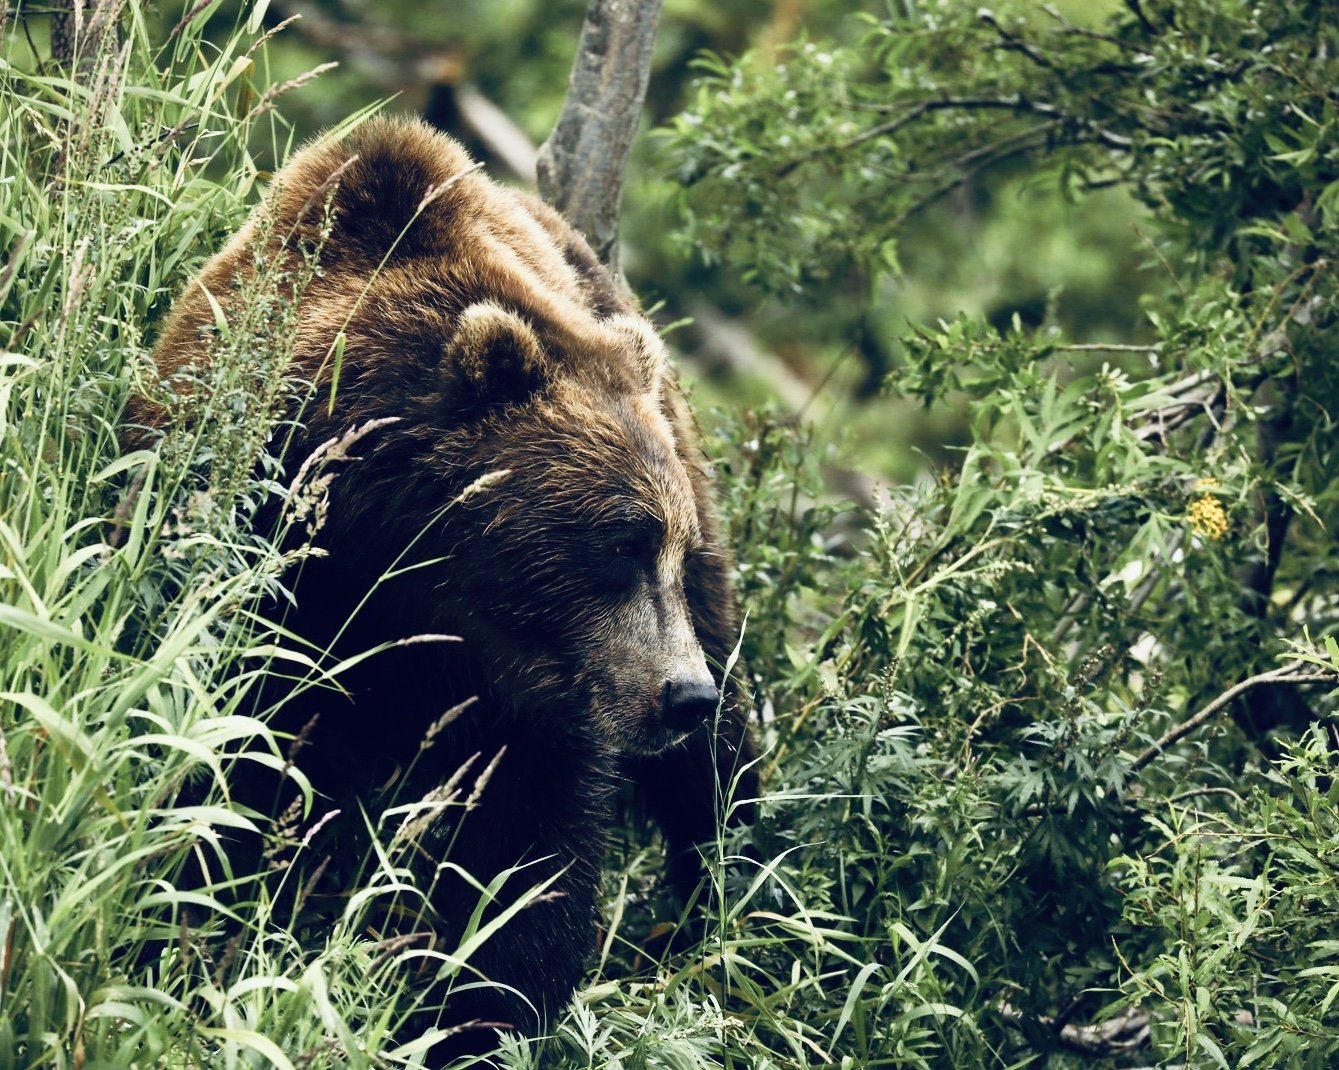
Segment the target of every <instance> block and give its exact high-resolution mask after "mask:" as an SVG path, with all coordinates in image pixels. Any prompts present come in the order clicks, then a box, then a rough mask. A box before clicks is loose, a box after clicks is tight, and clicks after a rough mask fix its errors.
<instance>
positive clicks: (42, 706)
mask: <svg viewBox="0 0 1339 1070" xmlns="http://www.w3.org/2000/svg"><path fill="white" fill-rule="evenodd" d="M218 6H219V5H217V4H204V5H197V6H196V9H195V10H194V11H193V12H192V13H191V14H190V15H189V16H188V17H187V18H184V19H183V20H182V22H181V23H179V24H178V25H176V26H175V28H174V29H172V30H171V32H170V33H168V34H167V35H166V36H165V37H162V36H160V37H159V38H158V39H155V38H154V37H153V36H152V31H151V28H150V22H149V16H148V13H147V12H146V9H145V7H144V5H141V4H139V3H134V2H132V3H126V4H117V3H101V4H91V5H87V6H86V7H81V8H80V17H79V19H78V20H76V25H77V27H78V28H79V29H81V30H82V31H83V33H82V34H81V35H80V36H77V37H76V39H75V51H74V54H73V56H72V57H70V59H69V62H68V63H67V64H65V65H57V64H56V63H54V62H53V61H52V60H51V59H50V58H49V56H46V55H44V53H45V52H46V50H45V48H43V47H42V44H41V39H42V37H43V36H44V31H45V26H44V23H45V20H43V19H41V18H39V17H36V16H33V15H29V14H28V13H27V12H26V11H25V10H24V9H23V6H22V5H21V6H20V8H19V10H18V12H17V15H16V16H15V17H14V18H13V20H12V21H11V23H10V25H9V27H8V33H7V35H6V38H5V41H4V51H3V57H4V63H3V66H0V153H3V156H2V157H0V250H3V264H4V266H3V268H0V347H2V349H0V543H2V549H0V674H2V679H0V1066H3V1067H37V1066H44V1067H45V1066H53V1067H67V1066H68V1067H81V1066H95V1065H103V1066H110V1065H116V1066H144V1065H154V1064H157V1063H160V1062H161V1063H163V1064H164V1065H205V1064H209V1065H215V1064H217V1065H227V1066H235V1065H239V1064H249V1063H250V1062H252V1061H254V1059H255V1058H257V1057H258V1058H260V1060H261V1061H262V1062H266V1063H269V1064H271V1065H275V1066H284V1067H287V1066H294V1065H310V1064H313V1062H314V1061H315V1059H316V1056H317V1054H318V1053H320V1052H322V1051H325V1052H334V1051H339V1052H341V1053H343V1055H344V1057H345V1058H346V1059H348V1060H349V1061H350V1062H351V1063H352V1064H354V1065H367V1064H368V1057H367V1056H366V1055H364V1054H362V1053H363V1052H364V1051H365V1050H367V1049H373V1048H376V1047H377V1046H378V1040H377V1036H378V1029H380V1032H381V1033H383V1034H384V1033H385V1031H386V1029H387V1028H389V1026H390V1025H391V1024H392V1023H391V1022H390V1021H389V1020H388V1019H389V1018H390V1017H391V1015H393V1013H394V1010H393V1009H394V1006H395V1001H394V1000H393V999H389V1000H383V999H382V998H381V997H382V996H383V994H384V993H383V989H384V988H385V986H386V983H387V982H386V980H385V973H384V971H379V970H378V969H375V968H372V963H371V958H372V955H373V954H374V952H373V951H371V950H368V949H363V950H361V951H360V950H359V948H360V947H361V946H362V945H360V944H359V943H357V942H356V941H355V940H354V938H353V935H352V930H351V929H350V930H348V931H343V930H341V931H336V932H335V933H333V934H332V935H331V937H330V941H329V944H328V945H327V946H324V947H321V948H318V949H316V953H315V954H314V955H298V954H294V953H293V947H292V941H291V938H287V939H286V938H285V934H284V932H283V929H282V927H281V926H280V925H279V924H278V923H277V921H276V919H273V918H269V917H266V916H265V912H264V908H265V904H264V902H263V901H257V903H256V911H255V912H254V913H253V914H252V915H251V916H249V917H245V918H239V919H238V925H239V927H238V929H237V932H236V934H235V935H234V938H233V939H232V941H231V942H229V943H228V944H227V945H226V946H225V947H223V948H222V949H220V948H219V947H218V945H217V944H212V943H210V942H208V941H207V940H205V939H202V938H201V936H200V935H199V934H196V933H194V932H192V931H191V930H190V928H189V927H188V926H187V925H185V923H184V915H182V914H181V913H180V908H182V907H183V906H185V905H186V904H188V903H190V902H195V903H196V905H197V906H207V907H210V908H211V909H214V910H221V909H222V906H221V904H217V903H210V902H208V899H209V895H208V893H207V891H206V892H202V891H199V890H194V891H193V890H189V889H188V888H187V887H186V886H185V885H183V886H182V887H178V886H177V883H175V882H174V877H175V875H176V874H177V873H178V871H179V870H180V869H181V868H182V866H183V865H184V864H185V863H186V861H187V856H188V855H192V856H194V857H195V860H196V865H197V867H199V868H203V870H204V871H205V872H207V873H210V874H213V875H217V876H218V877H219V878H220V880H221V881H222V882H224V883H226V882H228V881H229V880H232V881H237V880H240V879H242V878H244V877H245V876H246V875H244V874H242V875H234V874H231V873H230V872H229V870H228V863H227V858H226V855H225V854H224V853H223V852H222V851H220V850H219V845H220V837H221V834H222V833H223V832H224V831H225V830H227V829H229V828H232V827H237V826H244V825H247V824H248V823H249V818H248V817H247V816H245V815H244V814H242V813H239V812H237V811H235V810H233V809H231V808H229V807H227V806H225V805H223V801H224V798H225V795H226V791H225V789H224V788H223V787H222V785H223V774H224V772H225V769H226V766H227V764H228V763H230V762H233V761H237V760H239V757H238V756H239V755H245V756H247V757H249V758H250V759H252V760H261V761H271V762H273V761H278V760H279V759H278V758H277V755H278V753H279V746H278V744H277V743H276V741H275V740H274V739H273V738H272V737H271V735H270V733H269V731H268V729H267V728H266V726H265V724H264V723H263V720H262V719H259V718H258V717H256V716H255V715H254V712H255V711H254V709H253V706H254V701H253V696H254V692H255V684H256V682H257V680H258V679H259V677H260V676H261V675H262V674H263V672H264V671H265V664H266V660H265V656H264V652H263V651H262V650H259V649H257V648H256V644H257V641H258V627H257V623H256V621H255V620H254V618H253V616H252V613H251V611H252V610H253V608H254V607H255V605H256V604H257V600H258V598H259V597H260V596H261V595H262V594H264V593H265V592H266V591H268V590H272V589H273V587H274V585H275V584H276V583H278V582H279V577H280V575H281V571H282V570H281V565H282V562H281V560H280V558H279V551H278V550H277V548H276V547H275V546H274V545H273V544H271V543H269V542H267V541H266V540H265V539H263V538H261V537H258V536H257V535H256V534H254V533H252V532H251V530H250V528H249V526H248V519H249V517H250V516H251V515H252V513H253V511H254V508H255V506H256V504H257V502H258V501H259V500H260V499H261V498H263V497H264V495H265V494H266V493H267V489H266V487H265V485H264V484H263V482H262V483H257V482H255V481H254V480H253V478H252V476H251V474H250V473H251V472H252V470H253V467H254V465H255V462H256V461H257V460H258V459H259V457H260V454H261V452H262V449H263V446H264V443H265V440H266V437H267V435H268V427H269V420H270V419H271V418H272V415H273V414H272V412H270V411H267V410H266V407H265V406H264V404H263V400H264V399H262V403H259V404H258V403H256V402H254V401H253V400H252V399H253V398H254V392H248V391H246V390H237V391H235V392H234V393H233V394H232V395H230V396H229V400H231V401H233V402H235V404H234V406H233V407H232V408H230V409H229V410H228V411H227V412H226V414H220V415H219V417H218V418H217V419H213V420H210V421H205V422H203V423H201V424H200V425H199V426H198V427H196V428H193V429H192V430H191V431H189V432H182V433H180V434H179V435H177V436H176V438H175V440H173V441H171V442H169V443H167V444H165V445H164V446H163V447H162V448H159V449H154V450H149V449H139V450H134V451H131V452H125V450H124V442H125V441H126V439H125V438H124V437H123V435H124V431H123V429H122V428H121V427H120V421H121V412H122V408H123V405H124V403H125V400H126V398H127V396H128V394H129V393H130V392H131V391H132V390H144V389H150V388H151V387H152V381H153V376H152V373H151V370H150V366H149V360H148V336H149V334H150V332H151V330H152V324H153V322H154V320H155V317H156V316H158V315H160V314H161V313H162V312H163V310H164V308H165V305H166V303H167V302H168V301H169V300H170V297H171V294H172V292H173V291H174V290H175V289H176V288H178V287H179V286H180V285H181V283H182V282H183V281H184V279H185V278H186V277H188V274H189V272H190V270H191V269H192V267H193V266H194V265H195V264H196V263H197V262H198V260H199V258H200V257H201V256H202V255H203V254H204V253H206V252H207V251H208V250H209V249H211V248H212V247H214V246H215V245H216V244H217V241H218V239H219V238H220V237H221V236H222V235H223V234H225V233H226V232H228V231H229V230H231V229H233V228H234V227H235V226H236V225H237V224H238V223H239V222H240V220H241V218H242V217H243V215H244V213H245V212H246V210H247V203H248V201H249V200H250V199H251V195H252V192H253V189H254V188H255V186H256V184H257V181H258V179H259V178H260V168H259V166H258V164H257V161H256V157H255V156H254V155H253V150H252V146H264V147H265V149H266V151H267V152H268V154H269V155H271V156H278V155H282V153H283V152H284V151H285V149H286V147H287V144H288V134H287V131H286V130H285V129H284V126H283V124H282V123H281V122H280V121H279V120H278V118H277V115H276V113H275V111H274V108H273V104H274V95H273V94H267V91H266V89H265V85H266V78H265V73H264V71H265V59H264V57H265V50H264V45H263V39H262V37H261V35H260V21H261V14H262V12H263V9H264V7H265V5H263V4H262V5H257V6H256V7H254V8H252V9H251V10H250V12H249V13H248V14H247V16H246V18H245V19H244V20H243V21H241V22H239V24H238V25H237V27H236V28H235V31H234V32H233V33H231V34H228V35H225V36H224V37H222V38H221V39H219V40H218V41H206V40H205V38H204V37H203V36H202V30H201V28H202V26H203V23H204V21H205V19H206V18H207V17H209V16H210V15H211V14H212V13H213V10H214V9H215V8H217V7H218ZM103 17H105V18H106V20H107V21H106V23H105V25H106V26H107V27H109V28H108V29H107V30H106V32H104V33H102V34H101V35H100V36H96V35H94V34H93V32H92V30H93V27H95V26H96V25H97V24H98V19H99V18H103ZM157 32H158V33H159V34H162V29H161V28H160V29H159V30H158V31H157ZM279 326H280V328H282V326H283V325H282V324H280V325H279ZM274 341H275V345H276V351H281V349H282V341H283V339H282V338H276V339H275V340H274ZM231 357H232V358H233V359H232V363H231V364H230V363H229V362H228V360H226V359H225V360H224V361H222V362H221V363H220V367H219V369H218V374H219V375H223V376H226V375H233V376H234V377H237V378H239V379H240V378H241V377H244V376H247V375H250V374H251V373H253V372H254V369H253V368H246V367H242V366H241V364H240V362H242V361H244V360H245V359H246V353H245V352H244V350H243V347H240V346H239V347H235V348H234V350H233V351H232V352H231ZM225 472H230V473H232V476H231V478H217V477H218V476H220V475H221V474H223V473H225ZM207 473H212V474H213V475H214V476H215V477H216V478H207V477H206V476H207ZM238 473H241V474H240V475H238ZM190 778H194V779H195V780H197V781H200V780H203V781H204V782H206V783H208V782H209V781H211V780H212V781H215V782H217V786H216V787H215V788H214V789H213V790H209V789H208V788H203V789H200V788H197V789H196V790H193V791H192V792H191V793H190V796H189V797H190V798H192V799H194V800H197V801H196V802H195V804H193V805H185V804H183V803H182V802H181V801H180V799H179V791H180V789H181V788H182V786H183V784H185V783H186V782H187V780H188V779H190ZM198 800H204V801H203V802H201V801H198ZM355 976H356V978H357V983H356V984H353V985H350V984H349V983H348V980H349V978H351V977H355ZM386 1008H389V1010H388V1009H386ZM359 1015H361V1028H363V1030H364V1032H365V1034H366V1037H367V1039H356V1038H355V1037H354V1034H353V1026H352V1025H350V1024H349V1023H350V1022H351V1021H352V1020H353V1019H354V1018H356V1017H357V1016H359ZM369 1023H370V1024H369Z"/></svg>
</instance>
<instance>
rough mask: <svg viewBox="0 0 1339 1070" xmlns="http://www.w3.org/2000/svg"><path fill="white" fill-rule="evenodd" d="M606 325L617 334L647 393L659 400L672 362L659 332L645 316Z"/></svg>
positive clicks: (619, 318) (612, 319)
mask: <svg viewBox="0 0 1339 1070" xmlns="http://www.w3.org/2000/svg"><path fill="white" fill-rule="evenodd" d="M603 326H604V327H605V328H606V329H607V330H610V331H612V332H613V334H614V336H615V337H616V338H617V339H618V345H619V348H620V349H621V350H622V351H623V352H624V353H626V354H627V355H628V356H629V357H630V358H631V359H632V364H633V367H634V368H635V369H636V370H637V371H638V373H639V374H640V377H641V383H642V386H643V387H645V389H646V392H647V393H648V394H652V395H655V396H656V397H659V396H660V384H661V381H662V380H663V379H664V376H665V369H666V367H667V366H668V362H667V361H666V359H665V343H664V342H662V341H661V340H660V335H659V334H657V333H656V329H655V328H654V327H652V326H651V324H650V323H648V322H647V321H646V320H644V319H643V318H642V317H641V316H632V315H620V316H611V317H610V318H609V319H607V320H605V321H604V324H603Z"/></svg>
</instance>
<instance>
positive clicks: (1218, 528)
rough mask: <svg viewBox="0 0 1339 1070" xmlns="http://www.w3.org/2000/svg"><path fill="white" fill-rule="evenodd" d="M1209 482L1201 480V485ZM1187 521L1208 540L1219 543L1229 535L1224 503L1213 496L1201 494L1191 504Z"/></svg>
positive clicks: (1197, 532)
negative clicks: (1219, 540) (1218, 541)
mask: <svg viewBox="0 0 1339 1070" xmlns="http://www.w3.org/2000/svg"><path fill="white" fill-rule="evenodd" d="M1208 482H1210V481H1209V480H1200V484H1199V485H1203V484H1205V483H1208ZM1186 520H1188V521H1189V522H1190V526H1191V527H1192V528H1193V529H1194V530H1195V533H1196V534H1197V535H1203V536H1204V537H1205V538H1206V539H1212V540H1214V541H1217V540H1218V539H1221V538H1222V537H1223V536H1224V535H1226V534H1227V513H1225V512H1224V511H1223V503H1222V502H1220V501H1219V500H1218V499H1217V498H1215V497H1214V496H1213V495H1212V494H1201V495H1200V496H1199V497H1198V498H1196V499H1195V500H1194V501H1193V502H1191V503H1190V508H1189V509H1188V510H1186Z"/></svg>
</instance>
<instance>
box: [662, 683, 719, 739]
mask: <svg viewBox="0 0 1339 1070" xmlns="http://www.w3.org/2000/svg"><path fill="white" fill-rule="evenodd" d="M719 700H720V696H719V695H718V694H717V693H716V688H715V686H714V685H712V684H710V683H702V682H700V681H698V680H666V681H665V688H664V690H663V691H662V692H661V693H660V715H661V717H662V718H664V721H665V724H667V725H668V726H669V727H670V728H673V729H676V730H678V731H681V732H686V731H688V730H689V729H690V728H696V727H697V726H698V725H700V724H701V723H702V722H703V721H705V720H706V719H707V718H708V717H710V716H712V714H714V713H715V712H716V704H717V702H718V701H719Z"/></svg>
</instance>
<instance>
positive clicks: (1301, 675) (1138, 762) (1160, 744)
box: [1130, 665, 1339, 776]
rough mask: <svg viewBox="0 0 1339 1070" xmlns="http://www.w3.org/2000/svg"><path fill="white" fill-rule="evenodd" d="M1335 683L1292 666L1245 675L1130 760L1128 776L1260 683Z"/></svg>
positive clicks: (1333, 678)
mask: <svg viewBox="0 0 1339 1070" xmlns="http://www.w3.org/2000/svg"><path fill="white" fill-rule="evenodd" d="M1336 680H1339V677H1336V675H1335V674H1334V673H1331V672H1305V671H1299V670H1298V669H1297V668H1296V667H1295V666H1292V665H1285V666H1283V667H1282V668H1278V669H1270V670H1269V671H1268V672H1262V673H1258V674H1256V675H1255V676H1248V677H1247V678H1246V679H1245V680H1242V681H1241V682H1240V683H1237V684H1233V685H1232V686H1231V687H1229V688H1228V689H1227V690H1226V691H1224V692H1223V693H1222V694H1221V695H1219V696H1218V697H1217V698H1216V699H1214V700H1213V701H1212V702H1210V703H1209V704H1208V705H1206V706H1204V707H1203V708H1202V709H1201V710H1200V711H1199V712H1198V713H1196V714H1195V715H1194V716H1193V717H1191V718H1189V719H1188V720H1186V721H1183V722H1181V724H1179V725H1177V726H1176V727H1175V728H1172V729H1170V730H1169V731H1168V732H1167V733H1166V734H1164V735H1163V736H1162V738H1161V739H1159V740H1158V741H1157V742H1156V743H1154V744H1153V745H1152V746H1150V747H1149V748H1148V749H1147V750H1146V751H1144V753H1143V754H1141V755H1139V757H1138V758H1136V759H1135V760H1134V763H1133V764H1132V765H1131V766H1130V775H1131V776H1133V775H1134V774H1135V773H1138V772H1139V771H1140V770H1141V769H1143V768H1144V767H1145V766H1147V765H1148V764H1149V763H1150V762H1152V761H1153V760H1154V759H1155V758H1157V757H1158V755H1160V754H1161V753H1162V752H1163V751H1165V750H1166V749H1167V748H1168V747H1170V746H1171V745H1172V744H1174V743H1176V742H1177V741H1178V740H1181V739H1183V738H1185V737H1186V736H1188V735H1189V734H1190V733H1191V732H1193V731H1195V729H1197V728H1198V727H1199V726H1200V725H1202V724H1204V723H1205V722H1206V721H1208V720H1210V719H1211V718H1213V716H1214V715H1215V714H1217V713H1220V712H1222V710H1224V709H1225V708H1226V707H1227V706H1228V705H1230V704H1231V702H1232V700H1233V699H1235V698H1236V697H1237V696H1238V695H1240V694H1242V693H1244V692H1246V691H1249V690H1250V689H1251V688H1253V687H1259V686H1260V685H1261V684H1313V683H1316V684H1318V683H1326V682H1329V683H1334V682H1336Z"/></svg>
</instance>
